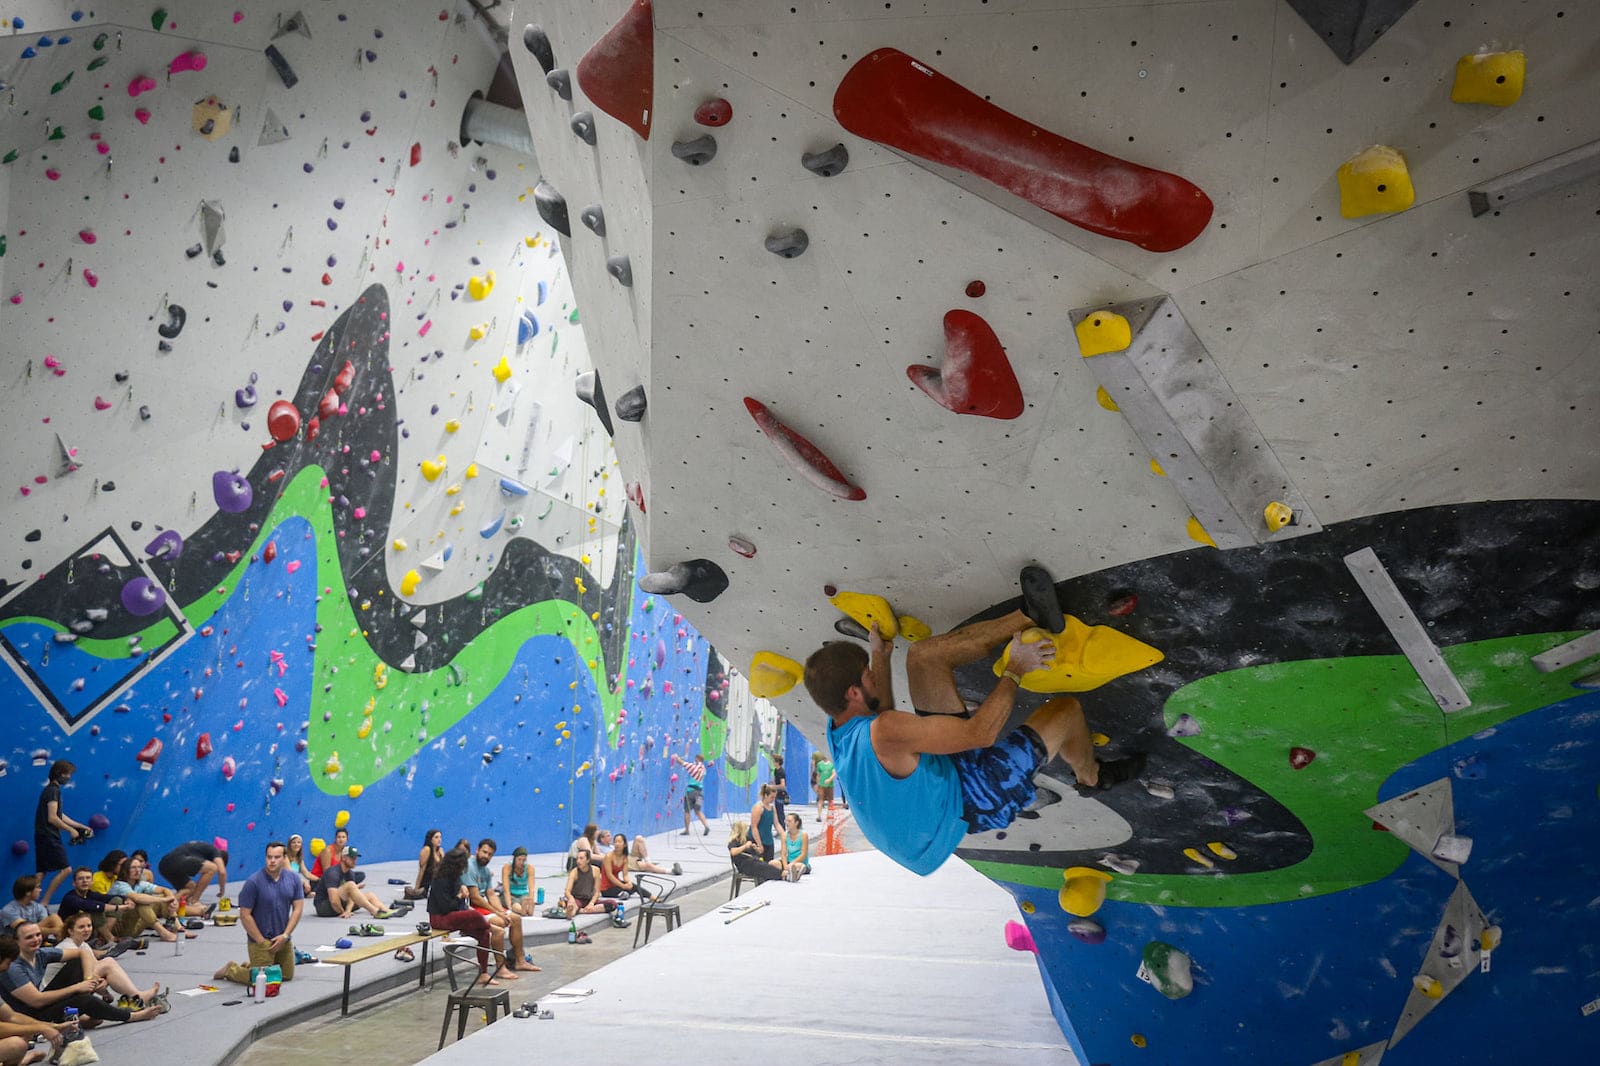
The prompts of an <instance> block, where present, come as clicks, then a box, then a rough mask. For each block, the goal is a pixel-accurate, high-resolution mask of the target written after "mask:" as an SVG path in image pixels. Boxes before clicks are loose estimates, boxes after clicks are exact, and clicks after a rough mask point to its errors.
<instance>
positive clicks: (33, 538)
mask: <svg viewBox="0 0 1600 1066" xmlns="http://www.w3.org/2000/svg"><path fill="white" fill-rule="evenodd" d="M42 536H44V530H42V529H35V530H33V531H32V532H31V533H29V534H28V535H27V536H25V537H23V538H22V539H23V540H25V541H27V542H28V543H29V544H37V543H38V542H39V538H40V537H42Z"/></svg>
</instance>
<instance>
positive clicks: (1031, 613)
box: [1018, 566, 1067, 633]
mask: <svg viewBox="0 0 1600 1066" xmlns="http://www.w3.org/2000/svg"><path fill="white" fill-rule="evenodd" d="M1018 583H1019V584H1020V585H1021V586H1022V611H1023V613H1024V614H1026V615H1027V616H1028V617H1029V618H1031V619H1033V622H1034V624H1035V625H1037V626H1038V627H1039V628H1040V629H1043V630H1044V631H1045V632H1047V633H1059V632H1061V631H1062V630H1063V629H1065V628H1067V619H1066V615H1065V614H1064V613H1063V612H1062V610H1061V597H1060V596H1058V595H1056V580H1055V578H1053V577H1051V576H1050V571H1048V570H1046V569H1045V568H1044V567H1042V566H1024V567H1023V568H1022V576H1021V578H1020V580H1019V582H1018Z"/></svg>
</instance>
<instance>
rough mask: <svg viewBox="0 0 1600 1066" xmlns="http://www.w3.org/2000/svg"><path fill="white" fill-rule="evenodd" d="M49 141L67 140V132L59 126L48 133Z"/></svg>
mask: <svg viewBox="0 0 1600 1066" xmlns="http://www.w3.org/2000/svg"><path fill="white" fill-rule="evenodd" d="M50 139H51V140H52V141H64V140H66V139H67V131H66V130H64V129H62V128H61V127H60V126H57V127H56V128H55V129H53V130H51V131H50Z"/></svg>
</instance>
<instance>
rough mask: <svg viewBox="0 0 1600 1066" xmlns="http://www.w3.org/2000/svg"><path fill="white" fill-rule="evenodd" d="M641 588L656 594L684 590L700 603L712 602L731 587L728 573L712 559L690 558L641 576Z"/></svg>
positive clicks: (685, 593)
mask: <svg viewBox="0 0 1600 1066" xmlns="http://www.w3.org/2000/svg"><path fill="white" fill-rule="evenodd" d="M639 588H640V590H642V591H644V592H648V593H650V594H651V595H652V596H676V595H678V594H680V593H681V594H683V595H685V596H687V597H689V598H690V599H691V600H694V601H695V602H696V603H710V602H711V601H712V600H714V599H716V598H717V597H718V596H720V595H722V594H723V593H724V592H726V591H727V589H728V575H727V573H726V572H725V571H724V570H723V569H722V567H720V566H718V565H717V564H716V563H714V562H712V561H711V560H710V559H689V560H686V561H684V562H681V563H674V564H673V565H672V566H671V567H669V568H668V569H666V570H663V571H660V572H659V573H654V574H645V575H644V576H643V577H641V578H639Z"/></svg>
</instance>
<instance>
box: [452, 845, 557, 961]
mask: <svg viewBox="0 0 1600 1066" xmlns="http://www.w3.org/2000/svg"><path fill="white" fill-rule="evenodd" d="M496 847H497V845H496V844H495V842H494V841H493V840H490V839H489V838H488V837H484V838H483V839H482V840H480V841H478V850H477V851H476V852H475V853H474V854H473V856H472V858H471V859H470V860H469V861H468V862H467V869H466V871H465V872H464V873H462V875H461V884H463V885H464V886H466V889H467V903H468V905H469V906H471V907H473V908H474V909H476V910H477V911H478V913H480V914H482V915H483V916H484V918H485V919H486V920H487V921H488V922H489V928H490V929H493V930H498V931H500V932H501V933H502V934H503V935H504V936H505V942H506V943H507V944H509V945H510V947H509V950H508V951H507V953H506V958H507V960H508V961H509V962H510V964H511V968H512V969H513V970H528V971H531V972H535V973H537V972H538V970H539V967H537V966H535V965H534V964H533V963H532V962H530V961H529V960H528V958H527V956H526V955H525V954H524V952H523V948H522V916H521V915H520V914H513V913H512V912H511V911H508V910H506V908H505V907H503V906H501V905H500V903H499V901H498V900H497V899H496V893H495V890H494V872H493V870H492V869H491V867H490V863H492V862H493V861H494V853H495V848H496Z"/></svg>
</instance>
